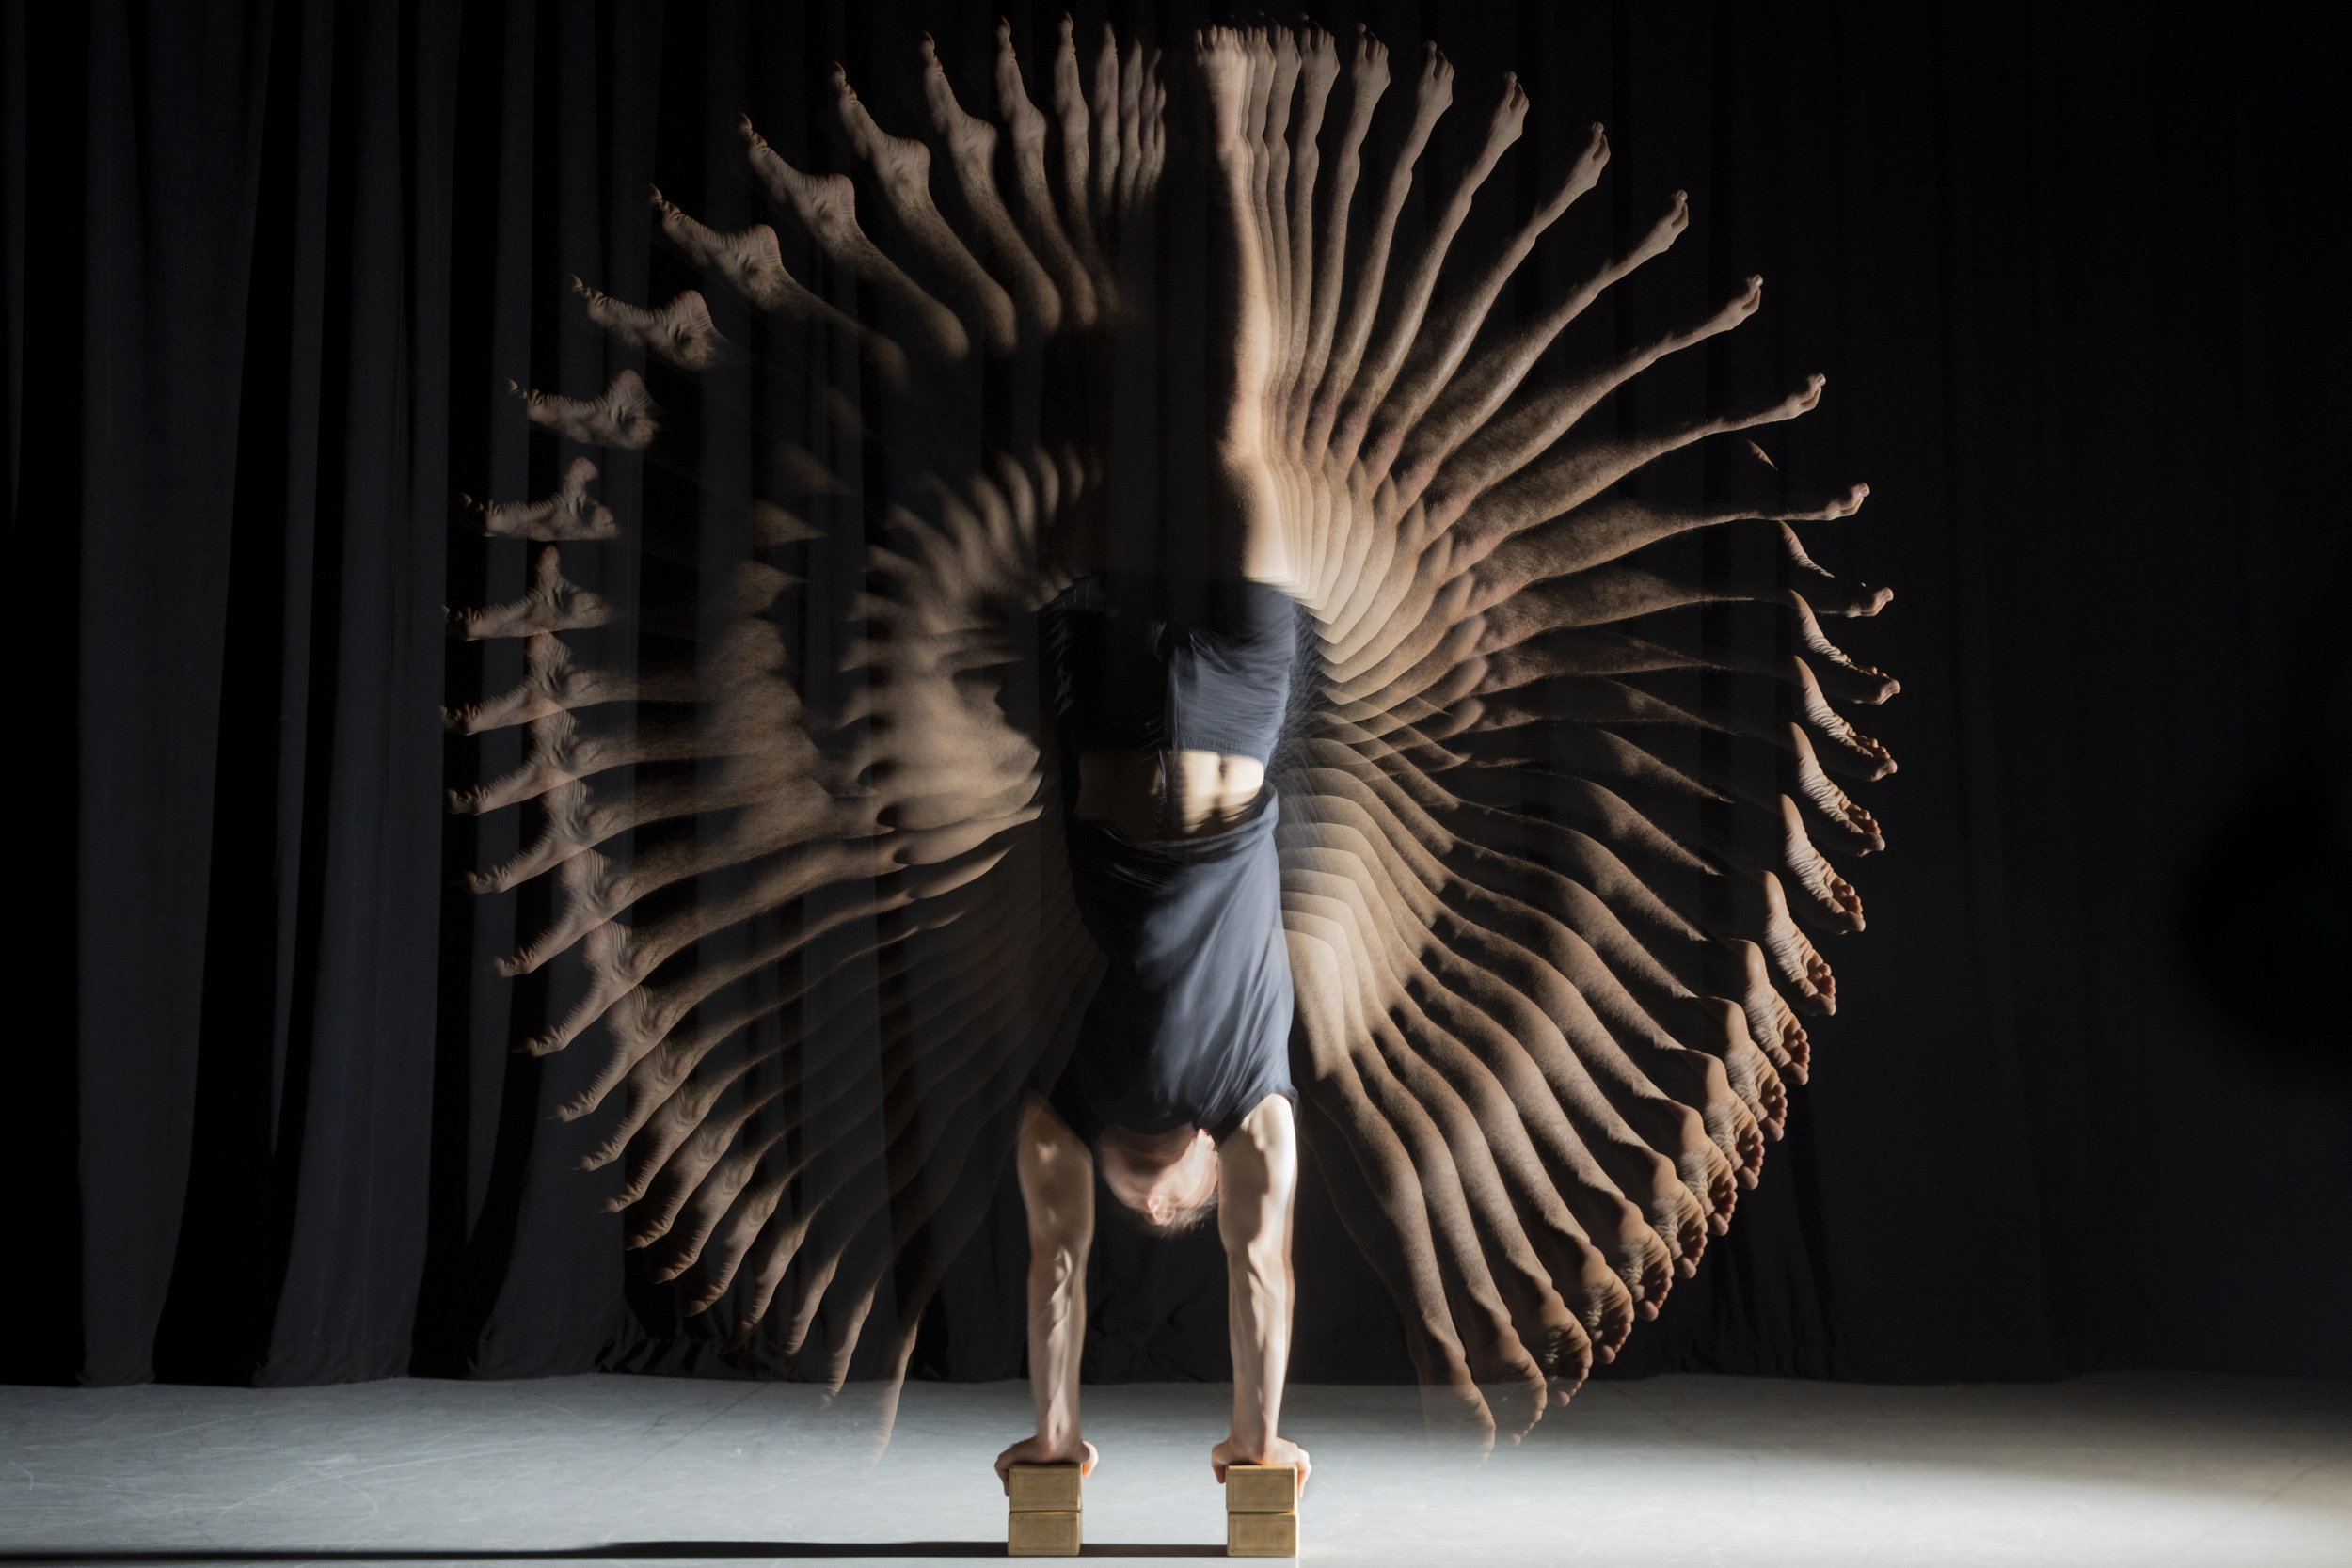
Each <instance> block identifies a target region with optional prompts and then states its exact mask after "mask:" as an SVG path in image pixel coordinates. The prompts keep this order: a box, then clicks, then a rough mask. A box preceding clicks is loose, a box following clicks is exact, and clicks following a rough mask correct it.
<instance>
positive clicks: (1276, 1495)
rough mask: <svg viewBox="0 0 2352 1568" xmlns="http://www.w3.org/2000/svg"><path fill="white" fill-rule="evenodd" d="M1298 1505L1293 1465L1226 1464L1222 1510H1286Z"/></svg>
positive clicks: (1296, 1477) (1296, 1483) (1296, 1471)
mask: <svg viewBox="0 0 2352 1568" xmlns="http://www.w3.org/2000/svg"><path fill="white" fill-rule="evenodd" d="M1297 1506H1298V1466H1297V1465H1226V1466H1225V1512H1226V1513H1289V1512H1290V1511H1291V1510H1292V1509H1295V1508H1296V1507H1297Z"/></svg>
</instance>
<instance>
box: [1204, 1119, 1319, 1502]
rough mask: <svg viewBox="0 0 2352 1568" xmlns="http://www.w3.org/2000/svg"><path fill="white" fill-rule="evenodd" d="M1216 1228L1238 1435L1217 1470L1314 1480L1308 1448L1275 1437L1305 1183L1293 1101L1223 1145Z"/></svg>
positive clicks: (1217, 1452) (1215, 1454) (1217, 1460)
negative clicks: (1251, 1468) (1287, 1469)
mask: <svg viewBox="0 0 2352 1568" xmlns="http://www.w3.org/2000/svg"><path fill="white" fill-rule="evenodd" d="M1217 1159H1218V1162H1219V1164H1220V1165H1221V1166H1222V1175H1221V1176H1220V1178H1219V1180H1218V1184H1217V1209H1216V1228H1217V1233H1218V1235H1219V1236H1221V1237H1222V1238H1223V1239H1224V1242H1225V1273H1226V1279H1227V1281H1228V1283H1227V1287H1226V1289H1227V1294H1228V1303H1229V1311H1230V1316H1231V1321H1232V1342H1233V1433H1232V1436H1230V1437H1228V1438H1227V1439H1226V1440H1225V1441H1224V1442H1222V1443H1219V1444H1218V1445H1217V1446H1216V1448H1214V1449H1210V1450H1209V1467H1210V1468H1211V1469H1212V1470H1215V1471H1216V1479H1217V1480H1219V1481H1223V1480H1224V1479H1225V1466H1226V1465H1297V1466H1298V1483H1299V1484H1300V1485H1301V1486H1304V1485H1305V1484H1306V1483H1307V1472H1308V1470H1309V1469H1310V1468H1311V1466H1310V1465H1309V1462H1308V1459H1307V1450H1306V1449H1302V1448H1300V1447H1299V1446H1298V1445H1297V1444H1295V1443H1293V1442H1289V1441H1287V1440H1285V1439H1284V1438H1282V1437H1279V1436H1278V1435H1276V1432H1275V1428H1276V1424H1277V1423H1278V1421H1279V1419H1280V1417H1281V1414H1282V1380H1283V1378H1284V1376H1285V1375H1286V1374H1287V1373H1288V1371H1289V1370H1290V1354H1291V1302H1292V1298H1293V1295H1294V1293H1295V1291H1294V1288H1293V1280H1292V1277H1291V1197H1292V1195H1293V1194H1294V1193H1295V1191H1296V1190H1297V1187H1298V1127H1297V1123H1296V1121H1295V1118H1294V1117H1293V1115H1292V1112H1291V1102H1290V1101H1288V1100H1286V1099H1284V1098H1283V1097H1282V1096H1280V1095H1271V1096H1269V1097H1267V1098H1266V1099H1265V1100H1264V1101H1262V1102H1261V1103H1260V1104H1259V1106H1258V1108H1257V1109H1256V1110H1254V1111H1252V1112H1250V1113H1249V1115H1248V1117H1246V1118H1244V1120H1243V1121H1242V1124H1241V1126H1240V1127H1238V1128H1236V1129H1235V1130H1234V1131H1233V1133H1232V1136H1230V1137H1228V1138H1227V1139H1226V1140H1225V1141H1224V1143H1222V1144H1220V1145H1219V1146H1218V1147H1217Z"/></svg>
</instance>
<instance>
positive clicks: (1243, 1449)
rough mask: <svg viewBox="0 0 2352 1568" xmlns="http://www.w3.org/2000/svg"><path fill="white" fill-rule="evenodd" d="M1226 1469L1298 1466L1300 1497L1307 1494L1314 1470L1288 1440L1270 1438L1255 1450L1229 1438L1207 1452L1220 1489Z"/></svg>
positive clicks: (1299, 1449)
mask: <svg viewBox="0 0 2352 1568" xmlns="http://www.w3.org/2000/svg"><path fill="white" fill-rule="evenodd" d="M1226 1465H1297V1466H1298V1490H1299V1491H1300V1492H1301V1493H1302V1494H1303V1493H1304V1492H1305V1491H1306V1490H1307V1475H1308V1472H1309V1471H1311V1470H1312V1469H1313V1468H1314V1462H1313V1461H1311V1460H1310V1459H1309V1458H1308V1457H1307V1450H1306V1449H1302V1448H1300V1447H1299V1446H1298V1445H1297V1444H1295V1443H1294V1442H1292V1441H1291V1440H1290V1439H1289V1438H1287V1437H1269V1438H1267V1439H1266V1440H1265V1441H1264V1442H1263V1443H1262V1444H1260V1445H1258V1446H1257V1447H1255V1448H1251V1447H1249V1446H1247V1445H1245V1444H1244V1443H1243V1442H1242V1441H1241V1440H1240V1439H1239V1438H1237V1437H1228V1438H1227V1439H1225V1441H1224V1442H1222V1443H1219V1444H1218V1445H1217V1446H1216V1448H1214V1449H1210V1450H1209V1468H1210V1469H1211V1470H1213V1471H1215V1472H1216V1479H1217V1484H1218V1485H1220V1486H1221V1485H1223V1484H1224V1482H1225V1466H1226Z"/></svg>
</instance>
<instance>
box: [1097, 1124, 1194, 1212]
mask: <svg viewBox="0 0 2352 1568" xmlns="http://www.w3.org/2000/svg"><path fill="white" fill-rule="evenodd" d="M1094 1158H1095V1164H1096V1165H1097V1166H1098V1167H1099V1168H1100V1169H1101V1171H1102V1173H1103V1184H1104V1186H1106V1187H1108V1188H1109V1189H1110V1190H1111V1196H1113V1197H1115V1198H1117V1199H1118V1200H1119V1206H1120V1208H1121V1209H1123V1210H1125V1211H1126V1212H1127V1214H1128V1216H1129V1217H1130V1218H1131V1219H1133V1220H1134V1221H1135V1222H1136V1224H1137V1225H1139V1226H1141V1227H1143V1229H1144V1230H1145V1231H1146V1232H1147V1233H1149V1234H1151V1235H1153V1236H1176V1235H1182V1234H1183V1233H1184V1232H1185V1231H1187V1230H1191V1229H1195V1228H1197V1227H1200V1225H1202V1224H1204V1223H1206V1221H1207V1220H1208V1217H1209V1216H1210V1215H1211V1214H1213V1213H1215V1212H1216V1182H1217V1174H1218V1167H1217V1159H1216V1143H1215V1142H1214V1141H1213V1140H1212V1139H1211V1138H1210V1137H1209V1134H1208V1133H1207V1132H1203V1131H1201V1130H1200V1128H1198V1127H1195V1126H1193V1125H1191V1124H1190V1123H1189V1122H1187V1123H1186V1124H1184V1126H1182V1127H1178V1128H1174V1129H1172V1130H1170V1131H1168V1132H1134V1131H1132V1130H1130V1129H1128V1128H1124V1127H1106V1128H1104V1130H1103V1135H1102V1137H1100V1138H1099V1139H1097V1140H1096V1141H1095V1146H1094Z"/></svg>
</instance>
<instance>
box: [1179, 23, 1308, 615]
mask: <svg viewBox="0 0 2352 1568" xmlns="http://www.w3.org/2000/svg"><path fill="white" fill-rule="evenodd" d="M1198 55H1199V58H1200V70H1201V74H1202V77H1203V78H1204V80H1205V82H1206V84H1207V87H1208V95H1209V119H1210V133H1211V137H1212V148H1213V159H1212V165H1211V169H1210V197H1209V234H1210V256H1211V261H1212V267H1213V274H1212V288H1211V298H1212V301H1213V309H1215V310H1216V314H1217V315H1218V317H1219V321H1218V325H1217V327H1216V329H1215V330H1214V331H1213V332H1212V342H1211V345H1210V351H1211V354H1212V360H1211V372H1210V373H1211V374H1212V376H1213V377H1215V386H1216V397H1217V398H1218V399H1219V400H1220V401H1221V403H1222V404H1223V406H1222V409H1221V410H1220V412H1219V413H1218V414H1217V415H1216V419H1215V421H1214V428H1213V430H1212V436H1213V438H1214V441H1215V447H1216V464H1215V467H1214V471H1213V472H1212V475H1211V490H1212V493H1213V495H1214V496H1215V499H1216V510H1217V512H1218V513H1219V514H1221V515H1218V516H1216V517H1214V518H1213V519H1212V526H1214V527H1219V528H1223V529H1228V530H1231V534H1230V540H1231V542H1230V544H1229V543H1226V542H1225V541H1219V546H1220V547H1219V548H1218V550H1217V556H1216V559H1217V563H1218V566H1219V568H1220V569H1223V570H1232V571H1237V572H1238V573H1239V574H1240V575H1241V576H1243V577H1246V578H1254V579H1255V580H1257V581H1260V582H1270V583H1275V584H1277V585H1282V584H1285V583H1287V582H1288V580H1289V579H1290V578H1291V576H1292V567H1293V562H1292V561H1291V559H1290V557H1291V552H1290V548H1289V540H1288V539H1287V537H1286V531H1285V529H1284V528H1283V517H1282V505H1281V493H1280V490H1279V487H1278V486H1277V484H1276V483H1275V476H1274V470H1273V467H1272V465H1271V463H1270V462H1269V461H1268V454H1267V431H1266V391H1267V383H1268V381H1269V380H1270V379H1271V377H1272V375H1273V372H1274V354H1275V341H1274V291H1273V283H1272V279H1271V277H1270V276H1269V269H1268V267H1267V264H1266V256H1265V247H1264V245H1263V234H1262V232H1261V230H1260V228H1259V221H1258V220H1259V213H1260V210H1261V206H1262V203H1261V200H1260V194H1259V188H1258V165H1259V161H1260V156H1261V154H1260V153H1259V152H1257V151H1253V149H1252V146H1251V143H1250V140H1249V137H1248V118H1249V106H1250V101H1249V92H1250V84H1251V61H1250V54H1249V50H1248V44H1247V42H1246V40H1244V39H1243V37H1242V35H1241V34H1239V33H1238V32H1236V31H1235V30H1233V29H1232V28H1230V27H1211V28H1207V29H1205V30H1203V31H1202V32H1201V34H1200V41H1199V48H1198ZM1262 123H1263V122H1262Z"/></svg>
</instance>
